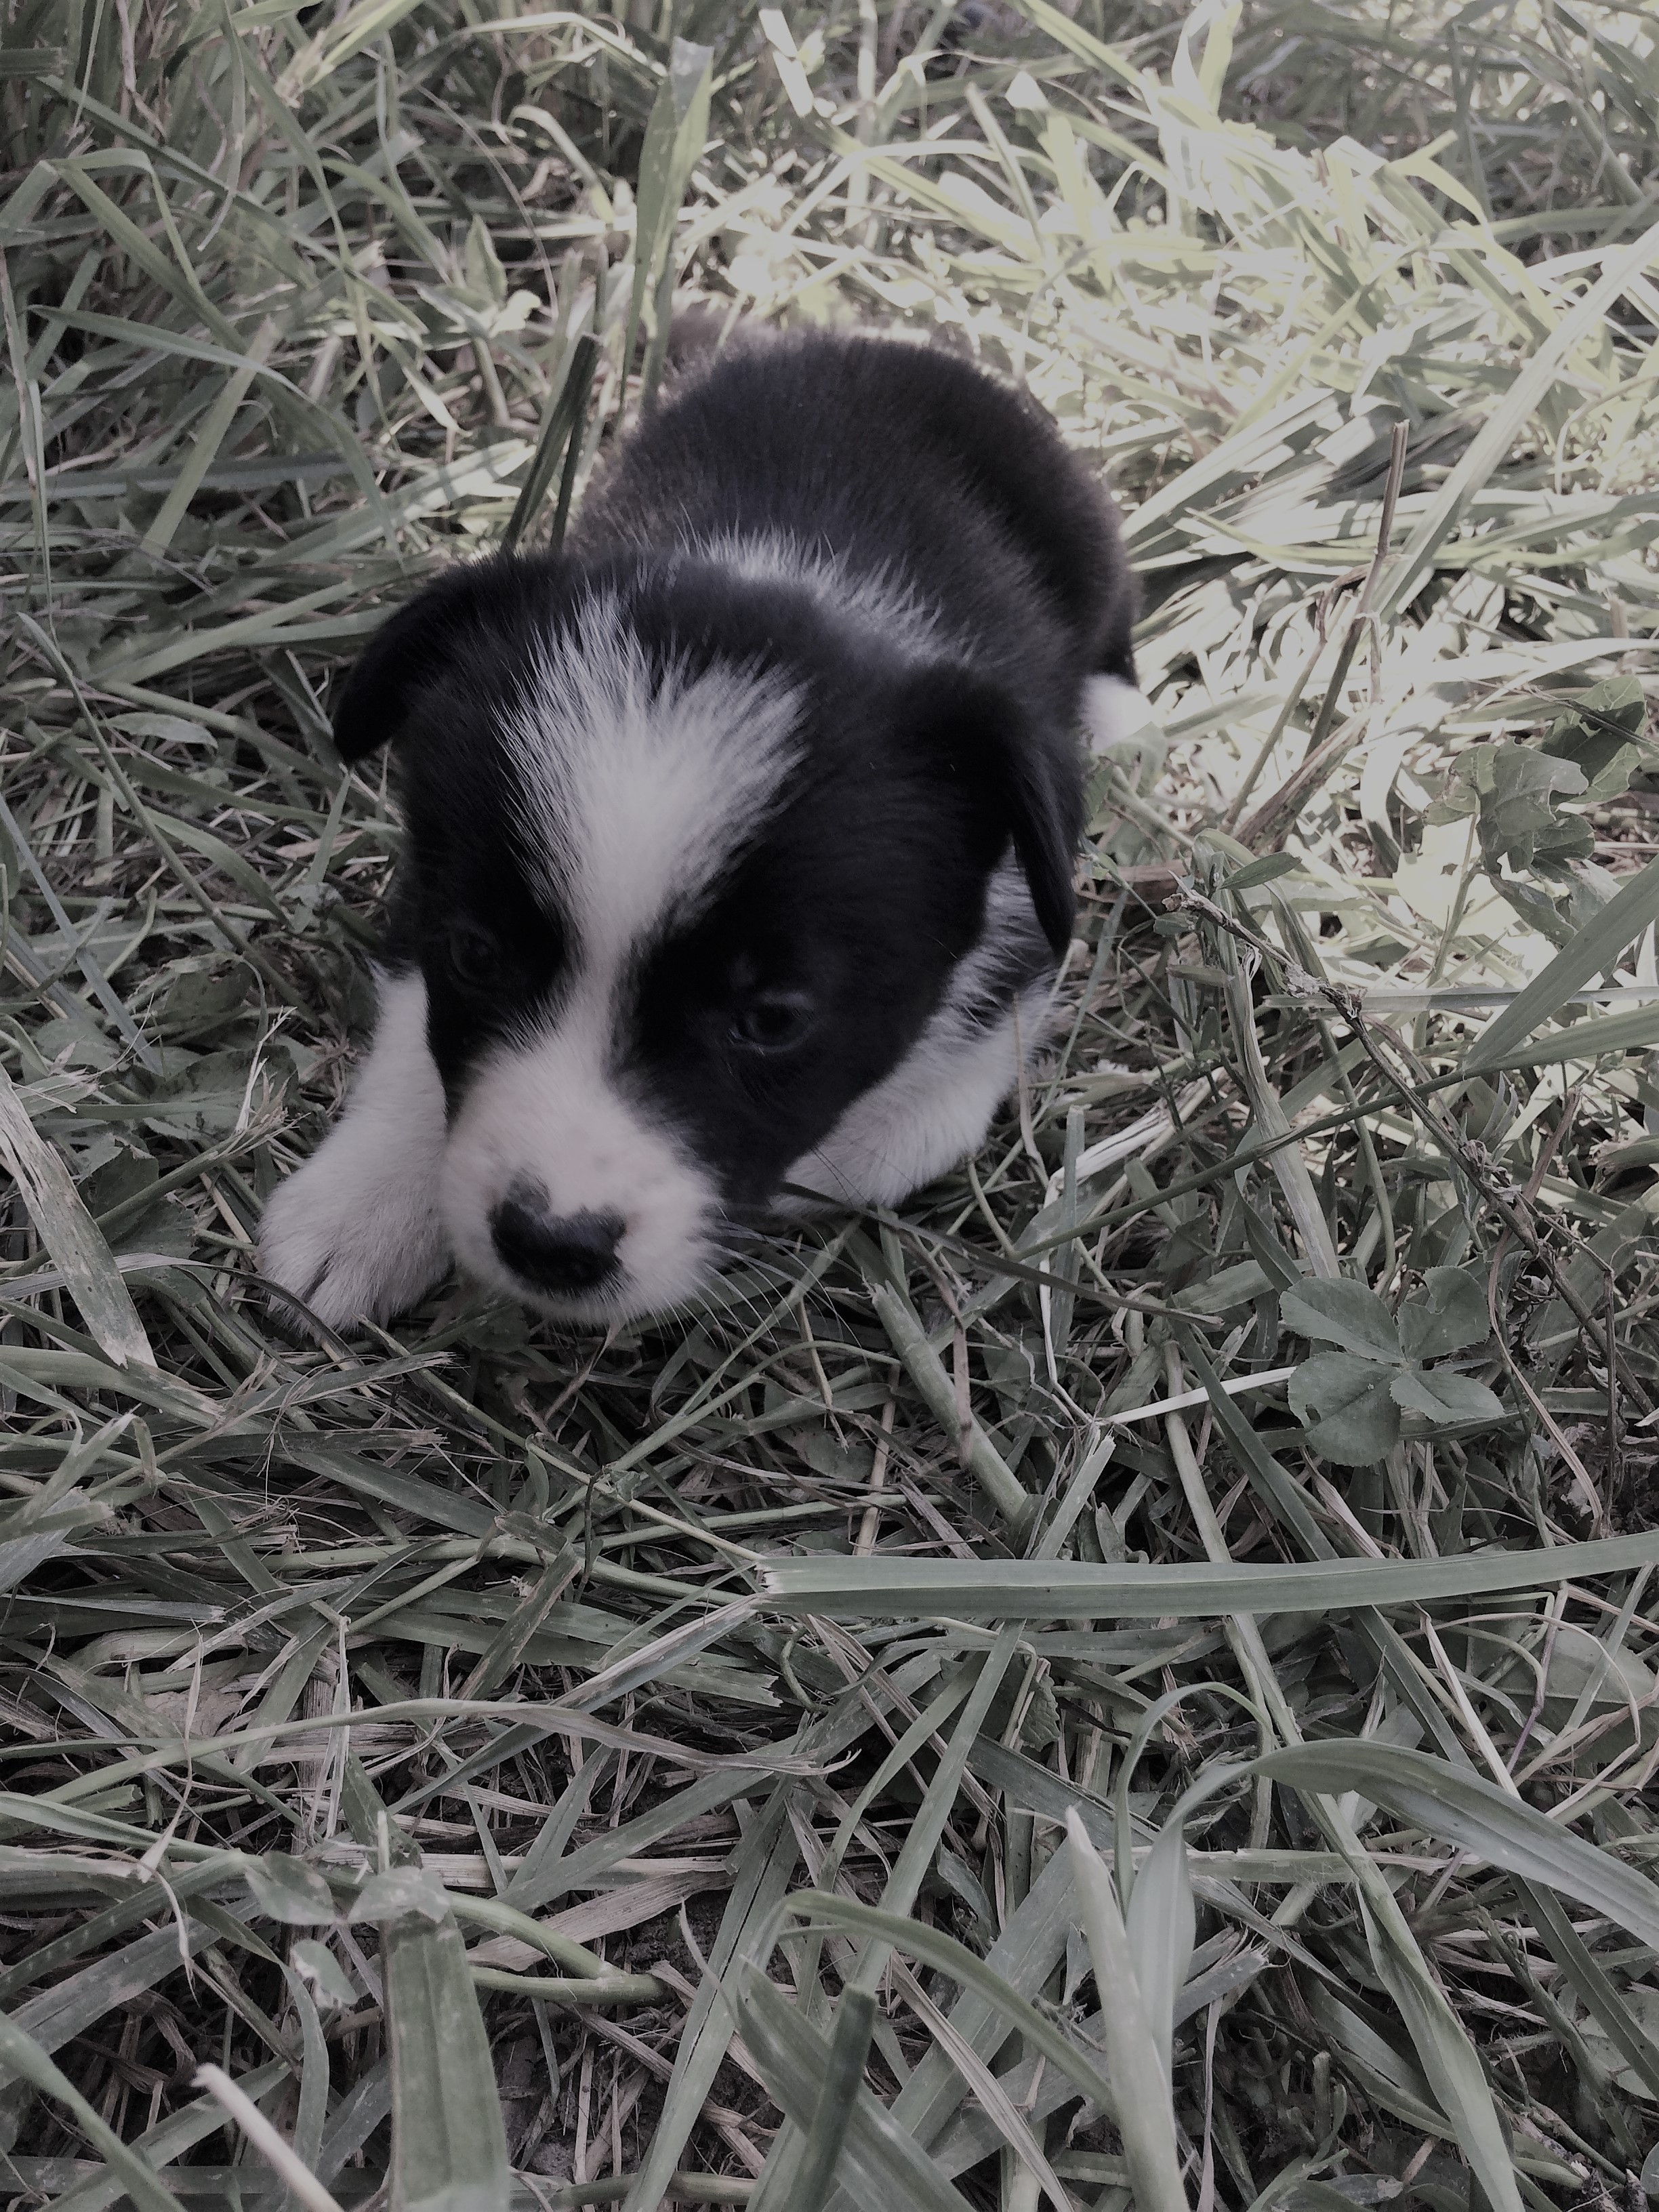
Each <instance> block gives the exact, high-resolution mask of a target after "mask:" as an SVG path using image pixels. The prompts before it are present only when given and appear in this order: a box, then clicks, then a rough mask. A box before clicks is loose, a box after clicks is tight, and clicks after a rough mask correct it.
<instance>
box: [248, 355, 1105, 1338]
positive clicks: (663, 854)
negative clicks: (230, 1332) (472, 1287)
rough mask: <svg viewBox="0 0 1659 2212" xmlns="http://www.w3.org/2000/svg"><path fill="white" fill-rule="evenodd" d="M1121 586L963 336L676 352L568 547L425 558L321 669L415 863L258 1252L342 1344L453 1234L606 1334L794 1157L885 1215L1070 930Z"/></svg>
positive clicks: (403, 1290)
mask: <svg viewBox="0 0 1659 2212" xmlns="http://www.w3.org/2000/svg"><path fill="white" fill-rule="evenodd" d="M1133 609H1134V594H1133V584H1132V581H1131V580H1130V578H1129V575H1128V573H1127V568H1126V566H1125V562H1124V558H1123V555H1122V551H1121V546H1120V544H1119V539H1118V535H1117V529H1116V525H1115V520H1114V516H1113V513H1112V510H1111V508H1110V507H1109V503H1108V501H1107V500H1106V498H1105V496H1104V495H1103V493H1102V492H1101V490H1100V489H1098V487H1097V484H1096V483H1095V482H1094V481H1093V479H1092V477H1091V476H1090V475H1089V474H1088V473H1087V471H1085V468H1084V467H1083V466H1082V465H1081V464H1080V463H1079V461H1077V460H1076V459H1073V456H1072V455H1071V454H1070V453H1068V451H1067V450H1066V447H1065V446H1064V445H1063V444H1062V443H1061V441H1060V437H1059V435H1058V434H1057V432H1056V431H1055V429H1054V425H1053V423H1052V422H1050V421H1049V420H1048V417H1047V416H1045V415H1044V414H1043V413H1042V411H1041V410H1039V409H1038V408H1037V407H1036V405H1034V404H1032V402H1031V401H1030V400H1029V399H1028V398H1024V396H1023V395H1022V394H1020V393H1019V392H1017V391H1015V390H1014V389H1012V387H1010V386H1006V385H1005V384H1003V383H1001V382H1000V381H997V380H994V379H993V378H992V377H990V376H989V375H987V374H984V373H982V372H981V370H979V369H978V368H975V367H973V366H972V365H971V364H970V363H969V362H965V361H964V360H963V359H962V358H960V357H959V356H957V355H954V354H952V353H951V352H948V351H945V350H942V349H939V348H937V347H928V346H923V345H917V344H913V343H908V342H904V341H900V340H896V339H893V338H889V337H878V336H874V335H871V334H859V335H844V334H842V335H829V334H816V333H815V334H807V335H796V336H788V337H778V336H759V337H744V338H742V339H740V340H739V341H738V343H735V344H733V345H732V346H731V347H729V348H728V349H726V350H725V351H724V352H722V353H720V354H719V355H718V356H715V357H714V359H713V361H712V362H710V363H708V365H706V366H704V367H702V368H700V369H696V370H693V371H690V372H688V373H687V374H685V375H684V376H683V377H682V379H681V380H679V381H678V384H677V385H676V386H675V387H674V388H673V390H672V392H671V394H670V395H669V397H668V398H666V399H665V401H664V403H663V404H661V405H660V406H659V408H658V409H657V410H656V411H655V412H654V413H653V415H651V416H649V417H648V418H647V420H646V421H645V422H643V423H642V424H641V427H640V428H637V429H635V431H634V433H633V434H632V435H631V436H630V437H629V438H628V439H627V440H626V441H624V442H623V445H622V447H621V449H620V451H619V453H617V457H616V458H615V459H613V460H612V461H611V463H610V465H609V466H608V468H607V470H606V471H605V472H604V473H603V475H602V476H601V477H600V478H599V481H598V482H597V483H596V485H595V488H594V489H593V490H592V493H591V494H590V495H589V497H588V499H587V501H586V506H585V507H584V510H583V513H582V516H581V520H580V529H579V530H578V531H577V532H576V533H575V534H574V537H573V538H572V541H571V543H570V544H569V546H568V550H566V551H565V553H563V554H562V556H532V557H529V558H525V559H501V558H497V559H491V560H484V561H480V562H476V563H472V564H469V565H466V566H463V567H459V568H453V569H451V570H449V571H448V572H447V574H444V575H443V576H441V578H440V579H439V580H438V581H437V582H436V583H435V584H434V585H432V586H430V587H429V588H428V590H426V591H425V592H422V594H421V595H420V596H419V597H418V598H417V599H415V600H413V601H412V602H411V603H410V605H408V606H406V607H404V609H403V610H402V611H400V612H399V613H398V614H397V615H395V616H394V617H392V620H391V621H389V622H388V623H386V626H385V627H384V628H383V629H381V630H380V631H379V632H378V633H377V635H376V636H375V638H374V641H373V643H372V644H371V645H370V646H369V647H368V651H367V652H366V653H364V655H363V657H362V659H361V660H360V662H359V663H358V665H357V667H356V670H355V671H354V672H353V674H352V676H351V678H350V679H349V682H348V684H347V685H346V687H345V691H344V695H343V697H342V699H341V701H340V703H339V708H338V713H337V717H336V720H335V735H336V740H337V744H338V746H339V749H340V751H341V753H342V754H343V757H345V758H346V759H347V760H348V761H356V760H360V759H362V757H364V756H365V755H366V754H368V753H370V752H372V751H373V750H374V748H375V747H377V746H379V745H382V744H391V745H392V748H393V752H394V757H395V762H396V767H397V771H398V787H399V790H400V795H401V805H402V810H403V814H404V821H405V823H406V826H407V836H408V842H407V852H406V856H405V857H404V860H402V862H401V864H400V866H399V870H398V878H397V883H396V887H395V890H394V894H393V913H392V926H391V932H390V941H389V946H388V951H387V956H386V964H385V967H384V969H383V971H382V973H381V975H380V1024H379V1027H378V1029H377V1030H376V1032H375V1036H374V1046H373V1048H372V1050H371V1051H370V1053H369V1054H368V1060H367V1061H366V1062H365V1064H364V1066H363V1068H362V1073H361V1074H360V1075H359V1077H358V1079H357V1083H356V1089H355V1091H353V1093H352V1096H351V1098H350V1101H349V1104H348V1105H347V1107H346V1109H345V1112H344V1114H343V1116H342V1117H341V1120H340V1121H339V1124H338V1126H337V1127H336V1128H335V1129H334V1130H333V1131H332V1133H331V1134H330V1136H329V1137H328V1139H327V1140H326V1142H325V1144H324V1145H323V1146H322V1147H321V1148H320V1150H319V1152H317V1154H316V1156H315V1158H313V1159H312V1160H310V1161H308V1162H307V1164H306V1165H305V1166H304V1167H303V1168H301V1170H299V1171H298V1172H297V1173H296V1174H295V1175H294V1176H291V1177H290V1178H289V1181H288V1182H285V1183H284V1184H283V1186H282V1188H280V1189H278V1190H277V1192H276V1194H275V1196H274V1197H273V1198H272V1200H271V1201H270V1206H268V1207H267V1209H266V1212H265V1218H264V1231H263V1236H262V1243H261V1255H262V1260H263V1264H264V1270H265V1273H267V1274H268V1275H269V1276H270V1279H272V1281H273V1282H275V1283H276V1284H277V1285H280V1286H281V1287H282V1288H283V1289H285V1290H287V1291H291V1292H293V1293H294V1294H295V1296H297V1297H299V1298H301V1299H302V1300H303V1301H304V1302H305V1303H306V1304H307V1305H308V1306H309V1307H310V1308H311V1310H312V1312H313V1314H314V1315H315V1316H316V1317H317V1318H318V1319H319V1321H321V1322H325V1323H327V1324H329V1325H330V1326H331V1327H335V1328H341V1327H344V1326H348V1325H349V1324H350V1323H351V1322H353V1321H354V1320H355V1319H356V1318H358V1317H359V1316H370V1317H372V1318H376V1319H384V1318H386V1317H387V1316H390V1315H392V1314H393V1313H395V1312H397V1311H398V1310H400V1309H401V1308H403V1307H404V1306H407V1305H408V1304H410V1303H411V1302H412V1301H413V1300H415V1299H416V1298H417V1297H419V1296H420V1295H421V1293H422V1291H425V1290H426V1289H427V1288H428V1286H429V1285H431V1284H433V1283H434V1282H435V1280H436V1279H438V1278H439V1277H440V1276H441V1274H442V1273H444V1272H445V1270H446V1269H447V1267H448V1266H449V1264H450V1262H451V1261H452V1260H453V1261H459V1264H460V1266H461V1267H463V1268H464V1269H465V1271H466V1273H469V1274H470V1275H471V1276H473V1277H476V1278H477V1279H481V1280H482V1281H483V1282H484V1283H486V1284H489V1285H495V1286H496V1287H497V1288H499V1289H501V1290H503V1291H509V1292H511V1293H513V1295H514V1296H516V1297H520V1298H523V1299H525V1300H526V1301H527V1302H528V1303H530V1304H533V1305H535V1306H538V1307H539V1308H541V1309H542V1310H544V1311H545V1312H547V1313H550V1314H552V1315H554V1316H558V1317H561V1318H562V1319H566V1320H570V1321H577V1322H599V1323H607V1322H614V1321H619V1320H623V1319H626V1318H628V1317H629V1316H636V1315H641V1314H645V1313H651V1312H657V1311H660V1310H664V1309H665V1308H669V1307H672V1306H674V1305H675V1304H678V1303H679V1302H681V1301H683V1300H684V1299H686V1298H687V1297H690V1295H691V1294H692V1293H694V1292H695V1291H696V1290H697V1288H698V1286H699V1285H701V1284H702V1283H703V1282H704V1281H705V1280H706V1279H707V1278H708V1275H709V1274H710V1273H711V1272H712V1271H713V1270H714V1268H715V1267H717V1266H718V1265H719V1263H720V1259H721V1257H722V1255H724V1254H725V1253H726V1252H727V1251H729V1249H731V1246H732V1242H733V1239H734V1237H735V1236H737V1235H738V1232H739V1231H740V1230H741V1228H742V1226H743V1225H745V1224H749V1223H751V1222H753V1221H755V1220H757V1218H762V1217H763V1216H764V1215H765V1214H766V1213H767V1212H768V1211H769V1209H770V1208H772V1207H773V1206H774V1205H775V1201H776V1200H778V1197H779V1194H780V1192H781V1188H782V1187H783V1186H784V1185H786V1184H793V1185H798V1186H805V1187H806V1188H810V1189H811V1190H814V1191H817V1192H820V1193H823V1194H825V1195H826V1196H827V1197H829V1198H832V1199H833V1198H842V1199H850V1200H866V1201H875V1202H879V1203H884V1204H890V1203H892V1202H894V1201H896V1200H899V1199H902V1198H903V1197H904V1196H905V1195H906V1194H908V1192H910V1191H912V1190H915V1188H917V1187H918V1186H920V1185H921V1184H922V1183H925V1182H927V1181H929V1180H930V1178H932V1177H933V1176H937V1175H938V1174H939V1173H940V1172H941V1171H942V1170H944V1169H945V1168H948V1167H950V1166H951V1164H953V1163H954V1162H955V1161H957V1160H958V1159H960V1158H962V1156H963V1154H964V1153H966V1152H969V1151H971V1150H972V1149H973V1147H974V1146H975V1145H977V1144H978V1143H979V1142H980V1140H981V1138H982V1137H983V1135H984V1133H985V1131H986V1127H987V1124H988V1122H989V1121H990V1119H991V1116H992V1115H993V1114H994V1111H995V1109H996V1108H997V1106H998V1104H999V1103H1000V1101H1001V1100H1002V1099H1003V1098H1004V1097H1006V1095H1007V1093H1008V1091H1010V1089H1011V1088H1012V1085H1013V1084H1014V1082H1015V1080H1016V1077H1017V1075H1018V1066H1019V1060H1020V1055H1021V1054H1022V1052H1023V1051H1025V1050H1029V1049H1030V1047H1031V1046H1032V1045H1033V1044H1034V1043H1035V1042H1037V1040H1038V1036H1039V1031H1040V1029H1041V1026H1042V1017H1043V1011H1044V1006H1045V1002H1046V1000H1047V996H1048V992H1049V989H1050V987H1051V985H1052V982H1053V979H1054V974H1055V970H1056V968H1057V965H1058V963H1060V960H1061V959H1062V958H1063V957H1064V955H1065V953H1066V948H1067V945H1068V943H1069V940H1070V936H1071V929H1072V922H1073V912H1074V902H1073V888H1072V871H1073V858H1074V854H1075V850H1076V847H1077V843H1078V839H1079V833H1080V830H1081V827H1082V810H1083V748H1082V731H1083V728H1084V726H1085V723H1086V724H1088V725H1090V726H1092V729H1093V732H1094V734H1095V737H1096V740H1097V742H1099V741H1100V740H1101V739H1102V738H1107V737H1109V736H1110V735H1111V734H1112V733H1113V732H1114V730H1115V728H1118V727H1121V726H1124V725H1125V724H1126V722H1127V720H1129V719H1131V718H1132V716H1133V708H1134V707H1135V706H1136V705H1137V704H1138V702H1136V701H1135V698H1134V694H1133V683H1134V671H1133V662H1132V659H1131V652H1130V636H1129V631H1130V623H1131V620H1132V618H1133Z"/></svg>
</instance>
